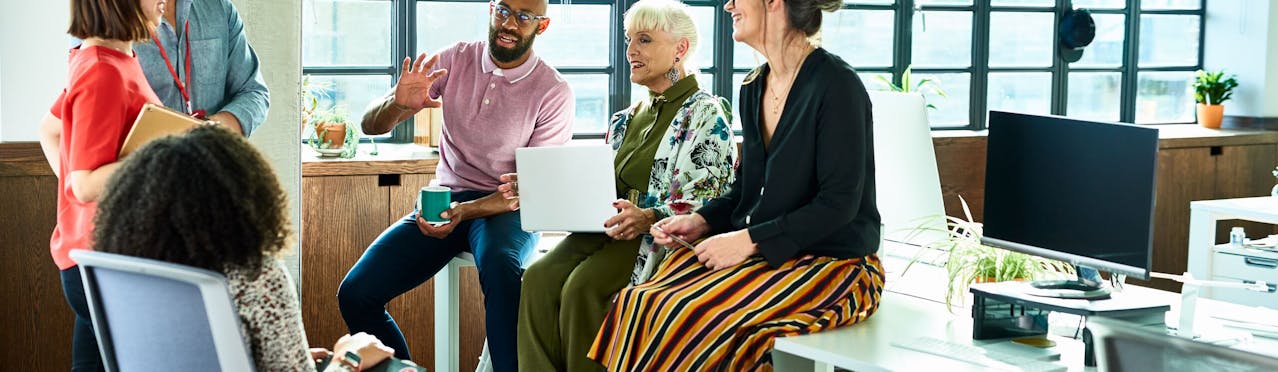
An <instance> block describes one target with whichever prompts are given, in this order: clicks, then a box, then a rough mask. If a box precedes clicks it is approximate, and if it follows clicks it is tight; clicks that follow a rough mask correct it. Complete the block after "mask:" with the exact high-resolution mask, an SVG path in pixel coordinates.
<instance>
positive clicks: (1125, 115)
mask: <svg viewBox="0 0 1278 372" xmlns="http://www.w3.org/2000/svg"><path fill="white" fill-rule="evenodd" d="M1140 14H1141V12H1140V0H1130V1H1128V3H1127V37H1125V38H1123V51H1124V53H1123V85H1122V86H1123V88H1122V93H1121V94H1119V96H1120V97H1122V99H1123V103H1122V105H1121V110H1120V112H1119V121H1121V122H1125V123H1135V122H1136V94H1137V92H1136V89H1137V76H1136V72H1137V68H1136V64H1137V63H1140V48H1139V47H1138V46H1139V45H1140Z"/></svg>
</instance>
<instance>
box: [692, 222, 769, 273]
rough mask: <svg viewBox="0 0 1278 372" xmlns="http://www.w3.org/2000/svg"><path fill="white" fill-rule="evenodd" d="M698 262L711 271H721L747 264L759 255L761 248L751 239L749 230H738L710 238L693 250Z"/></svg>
mask: <svg viewBox="0 0 1278 372" xmlns="http://www.w3.org/2000/svg"><path fill="white" fill-rule="evenodd" d="M693 252H696V254H697V261H701V263H702V264H704V265H706V268H709V269H710V270H721V269H726V268H729V267H733V266H736V265H740V264H741V263H742V262H745V260H746V259H747V258H750V256H751V255H754V254H757V253H759V247H758V245H757V244H755V243H754V241H753V240H751V239H750V231H749V230H737V231H733V232H730V233H724V234H719V235H715V236H712V237H710V239H706V240H705V241H703V242H701V244H697V246H696V247H695V248H693Z"/></svg>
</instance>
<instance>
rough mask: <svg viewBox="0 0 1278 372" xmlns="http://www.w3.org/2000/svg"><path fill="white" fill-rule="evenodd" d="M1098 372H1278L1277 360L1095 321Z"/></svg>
mask: <svg viewBox="0 0 1278 372" xmlns="http://www.w3.org/2000/svg"><path fill="white" fill-rule="evenodd" d="M1087 329H1088V330H1090V331H1091V333H1092V337H1093V339H1094V340H1095V345H1094V347H1095V348H1096V361H1097V366H1096V367H1097V369H1098V370H1100V371H1102V372H1105V371H1114V372H1122V371H1230V372H1242V371H1278V358H1275V357H1274V356H1269V355H1262V354H1256V353H1253V352H1249V351H1244V350H1239V349H1234V348H1230V347H1226V346H1220V345H1213V344H1209V343H1206V342H1200V341H1194V340H1190V339H1186V338H1182V337H1176V336H1173V335H1168V334H1167V333H1165V332H1162V328H1161V327H1159V328H1158V329H1156V330H1155V329H1149V328H1141V327H1139V326H1137V325H1135V324H1132V323H1127V322H1123V321H1120V320H1115V319H1106V318H1098V317H1092V318H1090V319H1088V320H1087Z"/></svg>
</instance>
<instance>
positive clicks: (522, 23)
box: [492, 2, 550, 28]
mask: <svg viewBox="0 0 1278 372" xmlns="http://www.w3.org/2000/svg"><path fill="white" fill-rule="evenodd" d="M492 7H493V19H494V20H496V21H497V22H498V23H506V20H509V19H510V16H512V15H513V16H515V25H518V26H519V27H521V28H522V27H528V26H530V25H532V24H533V22H535V21H541V20H543V19H550V17H547V16H540V15H533V14H528V13H527V12H516V11H513V10H510V8H507V7H506V6H505V5H501V4H498V3H496V2H493V3H492Z"/></svg>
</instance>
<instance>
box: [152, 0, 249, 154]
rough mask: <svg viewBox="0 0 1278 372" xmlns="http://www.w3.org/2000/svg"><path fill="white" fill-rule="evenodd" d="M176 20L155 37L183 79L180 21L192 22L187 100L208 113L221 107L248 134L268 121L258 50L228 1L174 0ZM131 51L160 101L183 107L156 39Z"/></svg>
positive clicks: (183, 40) (183, 43) (183, 41)
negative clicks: (245, 32)
mask: <svg viewBox="0 0 1278 372" xmlns="http://www.w3.org/2000/svg"><path fill="white" fill-rule="evenodd" d="M176 19H177V24H176V25H170V24H169V23H168V20H164V21H162V22H161V24H160V26H159V27H158V28H156V36H157V37H158V38H159V39H160V44H161V45H162V46H163V47H164V51H165V52H166V53H167V54H168V56H169V61H171V62H172V63H173V68H174V69H175V70H176V71H177V73H178V76H179V77H180V78H181V79H182V81H183V82H184V83H185V82H186V81H187V74H188V73H189V72H188V71H186V57H187V56H186V45H187V44H186V43H187V42H188V40H186V37H185V35H184V33H183V29H182V26H183V25H184V23H185V22H186V21H187V20H190V22H191V36H190V40H189V42H190V46H191V70H192V71H194V75H193V76H191V78H190V82H191V87H190V88H188V90H189V91H190V94H191V104H192V106H194V108H195V109H196V110H205V111H206V112H207V113H208V114H209V115H212V114H215V113H217V112H221V111H225V112H228V113H231V114H232V115H235V118H236V119H238V120H239V121H240V127H241V129H243V130H244V135H245V136H248V135H250V134H252V133H253V131H254V130H256V129H257V127H258V126H260V125H262V121H264V120H266V111H267V109H268V108H270V93H269V92H267V90H266V83H265V82H264V81H263V80H262V74H261V71H259V70H260V68H259V67H260V66H259V63H258V60H257V53H255V52H253V47H251V46H249V43H248V38H247V37H245V35H244V21H243V20H241V19H240V14H239V11H237V10H236V9H235V6H234V5H232V4H231V2H230V1H229V0H177V17H176ZM133 51H134V53H136V54H137V56H138V61H139V62H140V63H141V64H142V71H143V72H145V73H146V81H147V82H148V83H150V84H151V89H153V90H155V94H156V95H157V96H159V97H160V100H161V101H164V105H165V106H168V107H171V108H174V109H177V110H180V111H186V103H185V101H184V100H183V99H182V93H181V91H179V90H178V87H177V83H176V82H175V81H174V80H173V75H172V74H171V73H170V72H169V68H168V66H165V62H164V58H162V57H161V56H160V50H159V48H157V47H156V45H155V43H153V42H152V43H135V44H133Z"/></svg>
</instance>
